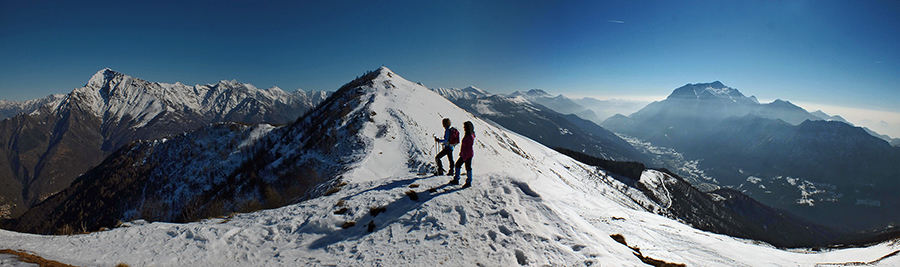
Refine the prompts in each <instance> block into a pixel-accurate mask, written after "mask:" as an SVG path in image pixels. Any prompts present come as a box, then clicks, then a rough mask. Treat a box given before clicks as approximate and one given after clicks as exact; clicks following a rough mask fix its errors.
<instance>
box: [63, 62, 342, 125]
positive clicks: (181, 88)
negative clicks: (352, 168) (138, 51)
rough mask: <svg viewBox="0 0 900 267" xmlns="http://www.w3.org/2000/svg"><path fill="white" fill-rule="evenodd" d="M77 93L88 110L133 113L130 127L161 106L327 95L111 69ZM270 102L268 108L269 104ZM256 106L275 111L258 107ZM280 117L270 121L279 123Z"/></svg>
mask: <svg viewBox="0 0 900 267" xmlns="http://www.w3.org/2000/svg"><path fill="white" fill-rule="evenodd" d="M73 93H74V95H75V96H77V97H78V98H80V99H82V100H85V102H86V103H88V106H90V107H91V111H93V113H94V115H96V116H97V117H99V118H103V119H104V120H121V119H123V118H125V117H126V116H128V117H130V118H132V119H136V120H137V121H136V122H134V125H132V126H131V127H135V128H139V127H142V126H144V125H146V124H147V123H148V122H149V121H150V120H153V119H154V118H156V117H157V116H159V115H160V114H161V113H163V112H164V111H169V112H173V111H183V112H192V113H197V114H198V115H200V116H204V117H206V116H210V117H227V116H228V115H229V114H230V113H231V112H232V111H233V110H240V109H241V108H245V106H248V105H259V104H254V103H252V102H248V100H250V99H252V100H253V101H258V102H261V103H263V104H265V105H267V106H270V105H271V106H272V107H271V108H278V105H287V106H290V105H294V104H295V103H302V104H304V105H305V106H307V107H311V106H313V105H314V104H315V103H318V102H320V101H322V100H324V98H325V97H326V96H327V93H326V92H317V91H312V92H309V93H307V92H304V91H303V90H299V89H298V90H297V91H294V92H292V93H287V92H285V91H282V90H281V89H280V88H278V87H272V88H269V89H257V88H256V87H255V86H253V85H252V84H247V83H240V82H237V81H235V80H231V81H227V80H222V81H220V82H218V83H216V84H207V85H194V86H186V85H184V84H182V83H175V84H168V83H158V82H148V81H144V80H141V79H137V78H134V77H131V76H128V75H125V74H121V73H118V72H115V71H113V70H111V69H108V68H107V69H103V70H100V71H98V72H97V73H96V74H94V76H92V77H91V79H90V80H89V81H88V83H87V85H85V87H82V88H78V89H75V91H74V92H73ZM271 108H270V109H271ZM260 112H263V113H265V112H275V110H265V109H264V110H261V111H260ZM285 122H287V121H280V122H275V123H285Z"/></svg>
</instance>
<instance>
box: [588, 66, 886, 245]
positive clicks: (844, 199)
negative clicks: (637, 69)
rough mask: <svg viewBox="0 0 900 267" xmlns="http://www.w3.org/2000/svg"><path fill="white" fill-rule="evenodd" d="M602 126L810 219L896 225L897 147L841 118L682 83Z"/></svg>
mask: <svg viewBox="0 0 900 267" xmlns="http://www.w3.org/2000/svg"><path fill="white" fill-rule="evenodd" d="M823 117H826V118H823ZM826 120H829V121H826ZM602 125H603V126H604V127H606V128H608V129H610V130H612V131H615V132H618V133H621V134H625V135H627V136H633V137H637V138H639V139H641V140H644V141H648V142H650V143H652V144H653V145H654V146H661V147H669V148H673V149H675V150H677V151H678V152H681V153H683V156H684V157H685V158H687V159H690V160H697V162H698V163H699V164H698V168H699V170H700V171H702V172H703V173H705V175H706V176H705V177H704V178H703V179H715V181H706V182H713V183H716V184H718V185H721V186H725V187H731V188H734V189H737V190H741V191H743V192H745V193H747V194H749V195H750V196H752V197H753V198H755V199H757V200H759V201H761V202H763V203H766V204H767V205H771V206H773V207H776V208H783V209H787V210H789V211H791V212H793V213H796V214H798V215H801V216H802V217H804V218H807V219H810V220H812V221H816V222H821V223H823V224H828V225H831V226H835V227H843V228H845V229H852V230H864V229H870V228H879V227H884V226H886V225H889V224H896V223H897V222H900V215H898V214H897V213H896V212H893V210H896V209H897V208H898V207H900V198H898V197H896V194H893V193H890V192H896V191H897V190H900V182H898V181H897V178H898V177H900V147H896V146H894V147H892V146H891V144H889V143H888V142H887V141H885V140H883V139H881V138H878V137H875V136H873V135H872V134H870V133H869V132H867V131H866V130H864V129H862V128H858V127H854V126H852V125H849V124H847V123H846V122H842V121H841V118H839V117H828V116H827V115H822V114H821V113H816V114H814V113H809V112H807V111H805V110H804V109H802V108H800V107H798V106H796V105H793V104H792V103H790V102H788V101H783V100H776V101H774V102H772V103H766V104H761V103H759V102H758V101H757V100H756V99H755V98H753V97H746V96H744V95H743V94H742V93H740V92H739V91H738V90H737V89H734V88H730V87H727V86H725V85H723V84H722V83H720V82H714V83H705V84H688V85H685V86H682V87H680V88H678V89H675V91H673V92H672V94H671V95H669V97H668V98H666V99H665V100H663V101H658V102H654V103H651V104H650V105H647V107H645V108H643V109H641V110H640V111H638V112H635V113H634V114H631V115H629V116H627V117H626V116H623V115H617V116H614V117H611V118H609V119H607V120H606V121H604V123H603V124H602ZM672 167H676V166H672ZM682 174H683V175H687V174H684V173H682ZM703 179H697V178H696V177H694V180H693V181H692V182H698V181H699V182H703V181H702V180H703ZM858 218H866V219H865V220H859V219H858Z"/></svg>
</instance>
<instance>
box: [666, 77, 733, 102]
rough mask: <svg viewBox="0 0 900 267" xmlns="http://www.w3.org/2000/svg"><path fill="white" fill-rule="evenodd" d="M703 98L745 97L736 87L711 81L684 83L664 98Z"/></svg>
mask: <svg viewBox="0 0 900 267" xmlns="http://www.w3.org/2000/svg"><path fill="white" fill-rule="evenodd" d="M705 98H726V99H732V100H734V99H735V98H747V97H746V96H744V94H741V92H740V91H738V90H737V89H734V88H731V87H728V86H726V85H725V84H722V82H720V81H714V82H711V83H696V84H691V83H689V84H686V85H684V86H682V87H679V88H678V89H675V91H673V92H672V94H670V95H669V97H668V98H666V99H705Z"/></svg>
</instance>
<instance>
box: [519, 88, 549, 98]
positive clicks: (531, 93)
mask: <svg viewBox="0 0 900 267" xmlns="http://www.w3.org/2000/svg"><path fill="white" fill-rule="evenodd" d="M525 94H527V95H529V96H545V97H553V96H552V95H550V94H548V93H547V92H546V91H544V90H541V89H531V90H528V92H526V93H525Z"/></svg>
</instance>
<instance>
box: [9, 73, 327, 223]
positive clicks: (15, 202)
mask: <svg viewBox="0 0 900 267" xmlns="http://www.w3.org/2000/svg"><path fill="white" fill-rule="evenodd" d="M326 96H327V93H324V92H303V91H299V90H298V91H296V92H292V93H287V92H284V91H282V90H281V89H278V88H277V87H276V88H270V89H257V88H256V87H254V86H253V85H251V84H244V83H239V82H236V81H221V82H219V83H216V84H208V85H195V86H186V85H184V84H181V83H175V84H166V83H156V82H148V81H144V80H141V79H138V78H134V77H131V76H128V75H125V74H121V73H117V72H115V71H112V70H110V69H103V70H100V71H99V72H97V73H96V74H95V75H94V76H93V77H91V79H90V80H89V81H88V83H87V84H86V85H85V86H84V87H81V88H77V89H75V90H73V91H72V92H71V93H69V94H66V95H56V96H50V97H48V98H44V99H42V100H36V101H30V102H26V103H30V104H31V105H32V106H34V105H37V104H39V103H43V104H42V105H40V106H39V107H38V108H36V109H34V110H33V111H31V109H30V108H23V109H22V111H31V112H28V113H19V114H17V115H14V116H12V117H10V118H7V119H4V120H2V121H0V142H3V143H4V146H2V147H0V153H2V155H4V156H3V157H2V158H0V184H2V185H3V187H2V189H0V207H2V208H3V209H2V210H0V213H2V214H0V215H2V216H7V217H8V216H13V217H14V216H17V215H19V214H21V213H22V212H24V211H25V209H27V208H28V207H30V206H32V205H34V204H36V203H38V202H40V201H42V200H44V199H46V198H47V197H48V196H50V195H52V194H54V193H56V192H59V191H60V190H62V189H64V188H66V187H68V186H69V184H70V183H71V182H72V181H73V180H74V179H75V178H77V177H78V176H79V175H80V174H82V173H84V172H85V171H87V170H88V169H89V168H90V167H92V166H96V165H97V164H99V163H100V162H101V161H102V160H103V159H104V158H105V157H106V156H108V155H110V154H111V153H112V152H114V151H115V150H116V149H118V148H120V147H122V146H123V145H125V144H127V143H129V142H132V141H136V140H152V139H156V138H161V137H164V136H168V135H175V134H180V133H182V132H185V131H189V130H194V129H197V128H198V127H201V126H203V125H206V124H209V123H213V122H224V121H235V122H242V123H273V124H284V123H288V122H291V121H292V120H294V119H296V118H297V117H298V116H299V115H300V114H303V112H305V111H307V110H308V109H310V108H311V107H313V106H314V105H315V104H317V103H318V102H320V101H322V100H323V99H324V98H325V97H326ZM26 106H27V105H26Z"/></svg>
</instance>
